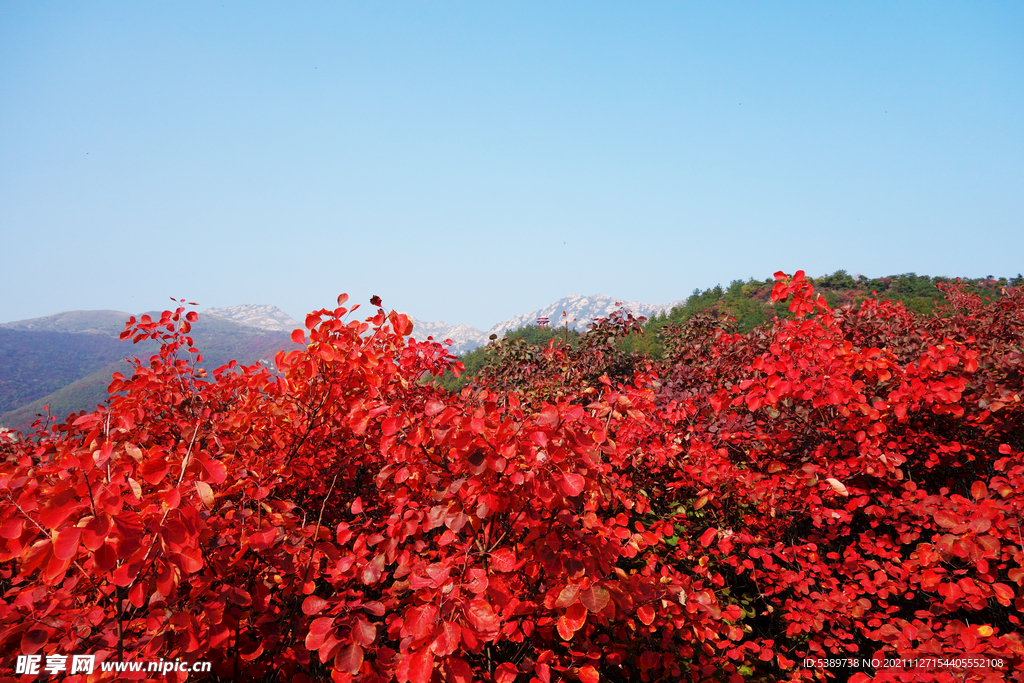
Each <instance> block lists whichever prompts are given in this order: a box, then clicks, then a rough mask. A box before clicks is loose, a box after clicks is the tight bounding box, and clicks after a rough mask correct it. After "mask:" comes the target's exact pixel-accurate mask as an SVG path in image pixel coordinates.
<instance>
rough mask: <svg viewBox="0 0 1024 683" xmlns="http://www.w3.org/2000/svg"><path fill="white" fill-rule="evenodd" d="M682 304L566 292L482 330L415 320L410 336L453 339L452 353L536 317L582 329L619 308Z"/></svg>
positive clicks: (654, 309) (646, 310)
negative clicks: (527, 311)
mask: <svg viewBox="0 0 1024 683" xmlns="http://www.w3.org/2000/svg"><path fill="white" fill-rule="evenodd" d="M683 303H685V300H683V301H672V302H670V303H667V304H645V303H642V302H639V301H626V300H624V299H616V298H615V297H610V296H605V295H604V294H594V295H591V296H582V295H580V294H570V295H569V296H567V297H564V298H562V299H559V300H558V301H556V302H554V303H551V304H548V305H547V306H545V307H544V308H539V309H537V310H536V311H530V312H529V313H523V314H521V315H517V316H515V317H512V318H509V319H508V320H503V321H501V322H500V323H497V324H496V325H494V326H493V327H491V328H490V329H489V330H487V331H486V332H482V331H480V330H478V329H477V328H475V327H471V326H469V325H449V324H448V323H446V322H426V321H423V320H416V321H415V327H414V329H413V334H412V336H413V337H415V338H416V339H426V338H427V336H428V335H431V336H433V337H434V340H435V341H439V342H442V343H443V342H444V340H445V339H451V340H452V341H453V342H455V343H454V344H452V346H451V350H452V351H453V352H454V353H456V354H463V353H466V352H467V351H472V350H473V349H475V348H477V347H478V346H483V345H484V344H486V343H487V341H488V338H489V337H490V335H492V334H496V335H498V336H499V337H500V336H502V335H504V334H505V333H506V332H509V331H511V330H518V329H519V328H520V327H524V326H526V325H535V324H537V319H538V318H542V317H545V318H548V320H549V321H550V323H549V324H550V325H551V326H552V327H561V326H562V325H563V324H565V323H567V324H568V326H569V329H573V330H578V331H580V332H585V331H586V329H587V323H589V322H593V321H594V320H595V319H597V318H607V317H608V316H609V315H611V314H612V313H614V312H615V311H617V310H618V309H620V308H625V309H627V310H628V311H630V312H631V313H632V314H633V315H634V316H637V317H639V316H645V317H647V318H650V317H652V316H654V315H657V314H658V313H661V312H662V311H670V310H672V308H674V307H675V306H681V305H682V304H683ZM562 311H565V318H562Z"/></svg>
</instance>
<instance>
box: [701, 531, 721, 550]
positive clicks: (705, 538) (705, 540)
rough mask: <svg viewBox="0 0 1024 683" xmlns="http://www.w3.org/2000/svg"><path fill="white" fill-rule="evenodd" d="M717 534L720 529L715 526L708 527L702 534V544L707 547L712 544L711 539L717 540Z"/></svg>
mask: <svg viewBox="0 0 1024 683" xmlns="http://www.w3.org/2000/svg"><path fill="white" fill-rule="evenodd" d="M717 535H718V529H715V528H714V527H712V528H710V529H708V530H707V531H705V532H704V533H703V534H701V535H700V544H701V545H702V546H704V547H705V548H707V547H708V546H709V545H711V541H713V540H715V536H717Z"/></svg>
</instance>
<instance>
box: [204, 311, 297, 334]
mask: <svg viewBox="0 0 1024 683" xmlns="http://www.w3.org/2000/svg"><path fill="white" fill-rule="evenodd" d="M202 315H216V316H218V317H221V318H226V319H228V320H233V321H235V322H236V323H241V324H242V325H248V326H249V327H257V328H259V329H261V330H277V331H280V332H291V331H292V330H294V329H303V325H302V323H300V322H297V321H295V320H292V319H291V318H290V317H288V314H287V313H285V312H284V311H282V310H281V309H280V308H278V307H277V306H269V305H258V304H241V305H239V306H228V307H227V308H207V309H206V310H205V311H201V312H200V316H202Z"/></svg>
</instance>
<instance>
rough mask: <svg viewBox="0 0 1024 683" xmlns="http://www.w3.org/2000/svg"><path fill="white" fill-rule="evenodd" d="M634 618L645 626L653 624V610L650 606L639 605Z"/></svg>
mask: <svg viewBox="0 0 1024 683" xmlns="http://www.w3.org/2000/svg"><path fill="white" fill-rule="evenodd" d="M636 616H637V617H638V618H639V619H640V621H642V622H643V623H644V624H646V625H647V626H650V625H651V624H652V623H653V622H654V608H653V607H651V606H650V605H641V606H640V608H639V609H637V611H636Z"/></svg>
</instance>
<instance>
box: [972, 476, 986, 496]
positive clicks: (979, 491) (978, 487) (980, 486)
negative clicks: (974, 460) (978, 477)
mask: <svg viewBox="0 0 1024 683" xmlns="http://www.w3.org/2000/svg"><path fill="white" fill-rule="evenodd" d="M971 495H972V496H974V499H975V500H981V499H982V498H987V497H988V487H987V486H985V482H983V481H976V482H974V483H973V484H971Z"/></svg>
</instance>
